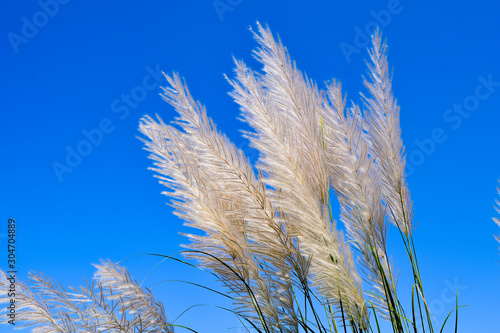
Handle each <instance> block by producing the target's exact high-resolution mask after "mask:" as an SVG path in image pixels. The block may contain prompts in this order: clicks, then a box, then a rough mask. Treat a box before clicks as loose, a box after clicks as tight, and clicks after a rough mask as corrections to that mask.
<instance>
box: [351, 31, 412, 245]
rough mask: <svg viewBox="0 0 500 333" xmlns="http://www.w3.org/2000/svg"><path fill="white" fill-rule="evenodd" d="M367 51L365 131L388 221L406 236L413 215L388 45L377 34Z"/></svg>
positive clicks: (410, 228)
mask: <svg viewBox="0 0 500 333" xmlns="http://www.w3.org/2000/svg"><path fill="white" fill-rule="evenodd" d="M372 43H373V47H372V48H371V49H370V50H369V55H370V61H369V62H368V61H367V65H368V73H369V75H368V78H365V79H364V82H363V83H364V85H365V87H366V88H367V89H368V92H369V95H367V96H366V95H364V94H361V96H362V98H363V100H364V104H365V107H366V109H367V111H366V113H365V116H366V130H367V132H368V138H367V139H368V141H369V143H370V153H372V154H373V155H374V157H375V159H376V162H377V163H378V165H379V167H380V171H379V172H380V181H381V183H382V191H383V195H384V200H385V201H386V203H387V206H388V209H389V216H390V220H391V221H392V222H393V223H394V224H395V225H396V226H398V227H399V228H400V230H401V231H402V232H403V233H404V234H406V235H408V234H411V233H412V231H413V224H412V219H413V212H412V202H411V198H410V192H409V190H408V186H407V183H406V176H405V164H406V163H405V156H404V146H403V142H402V140H401V128H400V125H399V106H398V105H397V101H396V100H395V98H394V97H393V95H392V78H391V75H390V74H389V65H388V62H387V44H386V43H385V42H382V41H381V35H380V33H379V32H378V31H377V32H375V34H374V35H373V36H372Z"/></svg>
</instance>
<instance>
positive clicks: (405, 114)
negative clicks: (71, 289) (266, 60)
mask: <svg viewBox="0 0 500 333" xmlns="http://www.w3.org/2000/svg"><path fill="white" fill-rule="evenodd" d="M54 3H55V2H54V1H52V0H42V1H40V2H37V1H35V0H26V1H12V0H10V1H3V2H2V4H1V5H0V7H1V10H0V32H1V33H0V55H1V62H0V77H1V80H0V111H1V119H2V121H1V122H0V135H1V136H2V139H1V141H2V142H3V144H2V156H3V157H2V158H3V159H2V163H0V174H1V177H0V182H1V183H0V184H1V185H0V186H1V187H0V189H1V191H0V202H1V204H0V208H1V210H0V212H1V223H0V237H3V238H0V242H1V243H2V244H3V245H2V246H0V268H2V269H4V270H5V268H6V256H7V253H6V252H5V249H4V245H5V244H6V238H5V234H6V232H7V226H6V224H7V219H8V218H9V217H13V218H15V219H16V221H17V224H18V230H17V233H18V243H17V244H18V252H17V257H18V258H17V259H18V269H19V271H20V276H21V277H26V275H27V272H28V270H30V269H32V270H35V271H41V272H43V273H45V274H47V275H50V276H52V277H53V278H54V279H56V280H57V281H59V282H61V283H62V284H63V285H66V286H67V285H72V286H77V285H80V284H81V282H82V281H83V277H85V278H90V277H91V276H92V273H93V268H92V267H91V263H95V262H97V261H98V259H99V258H111V259H112V260H115V261H118V260H121V259H123V258H125V257H127V256H130V255H133V254H138V253H143V252H155V253H163V254H173V253H175V252H177V251H179V250H180V246H179V244H181V243H182V242H184V241H185V239H184V238H183V237H181V236H179V235H178V232H181V231H186V228H185V227H183V226H182V222H181V221H180V220H178V219H177V218H176V217H174V216H173V215H172V213H171V208H170V207H168V206H166V205H165V203H166V197H164V196H162V195H160V192H161V191H163V188H162V187H161V186H160V185H159V184H158V183H157V180H156V179H154V178H153V174H152V172H151V171H148V170H147V169H146V168H147V167H148V166H149V165H150V161H149V160H148V159H147V158H146V156H147V153H146V152H145V151H143V150H142V144H141V142H140V141H139V140H138V139H137V138H136V136H137V135H138V131H137V127H138V121H139V119H140V117H141V116H143V115H145V114H151V115H153V114H155V113H159V114H160V115H161V116H162V117H163V119H164V120H166V121H168V120H171V119H172V118H173V117H174V113H173V110H172V108H171V107H169V106H168V105H167V104H166V103H165V102H163V101H162V100H161V98H160V97H159V96H158V93H159V92H160V90H159V88H158V87H157V85H158V81H159V80H161V78H160V77H159V76H158V71H159V70H164V71H166V72H171V71H172V70H175V71H178V72H179V73H181V75H183V76H184V77H185V78H186V80H187V82H188V84H189V87H190V89H191V91H192V93H193V95H194V96H195V98H196V99H198V100H200V101H201V102H202V103H203V104H205V105H206V106H207V108H208V112H209V114H210V115H211V116H212V117H213V119H214V120H215V122H216V123H217V124H218V125H219V128H220V129H221V130H222V131H224V132H225V133H227V134H228V135H229V137H230V138H232V139H233V140H234V141H235V142H236V143H237V145H238V146H239V147H240V148H242V149H244V150H245V151H246V152H247V153H248V154H249V155H250V157H251V158H252V159H255V157H256V156H255V152H253V151H252V150H249V149H248V148H247V144H246V142H245V141H244V140H243V139H242V138H241V136H240V133H239V131H238V129H240V128H243V127H244V126H243V124H241V123H240V122H239V121H237V120H236V117H237V114H238V109H237V106H236V104H234V103H233V102H232V100H231V98H230V97H229V96H228V95H227V92H228V91H229V89H230V87H229V85H228V84H227V82H226V81H225V80H224V78H223V73H227V74H231V73H232V69H233V63H232V56H233V55H235V56H236V57H238V58H243V59H245V60H247V61H248V62H249V63H250V65H252V66H255V62H254V61H253V60H252V59H251V56H250V51H251V50H252V49H253V48H254V47H255V42H254V41H253V40H252V37H251V33H250V32H249V31H248V29H247V28H248V27H249V26H250V25H252V24H254V23H255V21H256V20H259V21H261V22H262V23H265V24H269V25H270V27H271V29H272V30H273V32H275V33H279V34H280V36H281V38H282V40H283V42H284V44H285V45H286V46H287V47H288V49H289V51H290V53H291V55H292V57H293V58H294V59H295V60H296V61H297V64H298V66H299V67H300V68H301V69H302V70H304V71H306V72H307V74H308V75H309V76H310V77H312V78H314V79H315V80H316V81H317V82H318V83H320V84H322V83H323V82H324V81H326V80H330V79H332V78H338V79H340V80H341V81H342V82H343V84H344V87H345V88H346V89H347V92H348V93H349V96H350V97H352V98H357V97H358V95H357V94H358V92H359V91H360V90H361V89H362V87H361V75H362V74H364V73H365V66H364V62H363V59H364V57H365V56H366V52H365V45H364V37H363V33H361V32H360V31H364V30H365V29H370V28H371V27H373V26H374V25H375V24H376V22H377V19H378V22H380V23H379V24H380V25H382V26H383V28H384V29H383V30H384V35H385V37H387V39H388V42H389V61H390V64H391V65H392V66H393V68H394V90H395V95H396V97H397V98H398V101H399V103H400V105H401V126H402V129H403V139H404V143H405V144H406V149H407V151H408V153H409V164H410V167H411V170H409V171H410V172H411V175H410V176H409V178H408V181H409V185H410V189H411V191H412V196H413V199H414V202H415V204H414V208H415V213H416V215H415V219H416V221H418V226H417V230H416V234H415V239H416V246H417V250H418V254H419V258H420V262H421V265H422V271H423V277H424V284H425V286H426V288H427V291H426V292H427V297H428V298H429V299H430V300H432V304H433V307H434V310H435V311H436V313H437V319H438V320H439V321H440V322H442V320H443V318H444V310H442V309H443V308H444V309H446V311H448V310H451V309H452V308H453V302H454V301H453V300H451V297H450V295H451V289H453V288H455V287H453V285H454V283H455V282H456V283H457V284H458V287H459V292H460V296H459V301H460V303H461V304H466V305H470V307H468V308H466V309H464V310H463V311H462V312H461V317H460V323H461V328H462V329H461V332H485V333H488V332H498V327H500V317H499V316H498V310H499V305H498V299H500V283H499V281H500V255H499V251H498V244H496V243H495V241H494V239H493V234H495V233H500V230H498V229H497V228H496V226H495V225H494V224H493V223H492V221H491V216H493V215H494V210H493V208H492V204H493V201H494V199H495V197H496V191H495V187H496V185H497V183H496V181H497V178H499V177H500V154H499V149H500V131H499V130H498V129H499V124H500V62H499V58H500V57H499V53H500V44H499V36H500V20H499V19H498V14H499V12H500V4H499V3H498V1H493V0H484V1H439V2H436V1H431V0H413V1H410V0H401V1H399V2H398V1H392V0H386V1H326V0H323V1H308V2H302V1H301V2H299V1H262V0H259V1H250V0H220V1H216V2H215V5H217V6H219V7H218V8H219V10H216V8H215V7H214V2H213V1H168V0H163V1H159V0H154V1H151V0H146V1H141V2H139V1H126V0H125V1H115V0H110V1H95V0H88V1H78V0H71V1H69V0H64V1H63V0H60V2H58V5H57V6H54ZM387 13H389V15H387ZM256 69H257V68H256ZM160 83H161V82H160ZM96 129H98V130H96ZM97 131H99V133H101V134H98V132H97ZM101 135H102V137H101ZM87 136H91V137H92V140H93V143H92V142H91V143H88V142H90V140H89V139H87ZM73 151H75V152H76V153H78V152H79V153H80V154H81V155H86V156H80V158H78V157H76V156H72V155H74V153H72V152H73ZM392 231H393V233H392V235H393V236H395V237H394V238H393V239H394V243H391V244H394V245H391V249H392V250H393V252H394V257H395V261H396V264H397V265H398V263H399V265H398V266H400V267H401V270H402V275H401V282H402V283H404V282H406V281H407V278H408V275H407V272H408V267H407V266H405V262H404V261H403V259H404V257H403V256H401V255H399V252H398V251H399V250H400V248H399V245H397V234H395V233H394V230H392ZM154 263H155V260H154V259H152V258H145V257H135V258H132V259H128V260H126V261H125V265H126V266H127V267H128V268H129V269H130V270H131V272H132V273H133V275H134V276H136V277H137V278H138V279H142V278H144V277H145V276H146V274H147V271H148V269H150V268H152V267H153V265H154ZM162 279H184V280H190V281H195V282H196V281H197V282H203V283H207V284H209V285H210V286H216V285H217V284H216V283H215V282H213V281H210V278H209V277H208V276H207V275H204V274H202V273H200V272H197V271H194V270H192V269H187V268H186V267H183V266H182V265H178V264H173V263H165V264H163V265H161V266H160V268H158V269H157V270H155V271H154V272H153V274H152V275H151V276H150V277H149V278H148V280H147V281H146V284H147V285H149V286H151V285H154V284H155V283H157V282H158V281H161V280H162ZM450 285H451V287H450ZM154 290H155V292H156V293H157V295H158V298H159V299H161V300H163V301H164V303H165V306H166V309H167V314H168V316H169V318H172V319H173V318H175V317H176V316H177V315H178V314H180V313H181V312H182V310H184V309H185V308H187V307H188V306H190V305H193V304H201V303H204V304H215V305H227V304H226V303H225V301H224V300H223V299H221V298H217V297H214V296H212V295H211V294H209V293H207V292H201V291H200V290H198V289H196V288H194V287H190V286H186V285H182V284H178V283H174V282H168V283H164V284H161V285H159V286H157V287H155V288H154ZM405 292H406V293H407V294H409V291H408V289H405ZM179 323H182V324H187V325H189V326H191V327H193V328H195V329H201V331H202V332H239V331H238V329H236V328H235V327H237V326H238V322H237V321H236V320H235V319H234V318H232V317H228V316H227V314H226V313H224V312H223V311H221V310H217V309H215V308H210V307H206V308H198V309H195V310H193V311H192V312H190V313H188V314H187V315H186V316H185V317H182V318H181V319H180V321H179ZM1 330H2V332H3V330H4V328H2V329H1Z"/></svg>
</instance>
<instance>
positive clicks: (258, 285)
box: [140, 24, 434, 332]
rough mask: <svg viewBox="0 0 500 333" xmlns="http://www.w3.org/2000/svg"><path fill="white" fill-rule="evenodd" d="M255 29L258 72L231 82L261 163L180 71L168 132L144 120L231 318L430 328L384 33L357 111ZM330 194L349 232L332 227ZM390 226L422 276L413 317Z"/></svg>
mask: <svg viewBox="0 0 500 333" xmlns="http://www.w3.org/2000/svg"><path fill="white" fill-rule="evenodd" d="M253 33H254V37H255V39H256V40H257V42H258V43H259V47H258V48H257V49H256V50H255V51H254V53H253V55H254V57H255V58H256V59H257V60H258V61H259V62H260V63H261V65H262V71H261V72H257V71H254V70H252V69H250V68H249V67H248V66H247V65H246V64H245V63H244V62H243V61H240V60H236V59H235V66H236V69H235V73H234V78H227V79H228V81H229V83H230V84H231V86H232V87H233V90H232V92H231V93H230V95H231V96H232V97H233V98H234V100H235V102H236V103H237V104H238V105H239V106H240V110H241V119H242V120H243V121H245V122H246V123H248V124H249V125H250V126H251V127H252V128H253V131H250V132H245V133H244V134H245V137H246V138H248V139H249V140H250V142H251V145H252V147H253V148H255V149H257V150H258V151H259V152H260V156H259V159H258V163H257V165H256V166H255V167H254V166H253V165H251V164H250V163H249V161H248V160H247V159H246V157H245V156H244V154H243V152H242V151H240V150H238V149H237V148H236V147H235V145H234V144H233V143H231V142H230V141H229V139H228V138H227V137H226V136H224V135H223V134H222V133H220V132H219V131H218V130H217V128H216V125H215V124H214V123H213V122H212V121H211V120H210V118H209V117H208V116H207V113H206V110H205V108H204V107H203V106H202V105H201V104H200V103H198V102H196V101H195V100H194V98H193V97H192V96H191V94H190V93H189V90H188V88H187V86H186V84H185V83H184V82H183V81H182V79H181V78H180V77H179V75H178V74H176V73H174V74H173V75H171V76H169V75H166V78H167V81H168V83H169V84H170V86H169V87H167V88H163V98H164V99H165V101H167V102H168V103H170V104H171V105H172V106H173V107H174V108H175V110H176V111H177V113H178V114H179V117H178V118H177V119H176V121H174V122H173V123H172V124H170V125H167V124H165V123H164V122H163V121H162V120H161V119H160V118H159V117H157V119H153V118H151V117H149V116H146V117H144V118H143V119H142V120H141V124H140V131H141V132H142V134H143V135H144V136H145V138H144V139H143V141H144V143H145V145H146V149H147V150H148V151H150V152H151V155H150V157H151V158H152V159H153V160H154V161H155V163H154V164H155V167H154V168H152V169H153V170H154V171H155V172H156V173H157V176H158V177H159V178H160V182H161V183H162V184H163V185H165V186H166V187H167V188H169V190H170V191H168V192H165V194H166V195H168V196H170V197H171V198H172V205H173V207H174V208H175V213H176V214H177V215H178V216H179V217H181V218H183V219H184V220H185V221H186V223H187V225H189V226H191V227H193V228H196V229H199V230H201V231H203V235H201V236H200V235H199V234H196V235H195V234H188V235H187V237H188V238H189V239H190V243H189V244H188V245H185V246H186V247H187V248H189V249H191V250H194V251H195V252H193V253H191V254H190V255H189V256H190V257H192V258H196V259H198V260H199V263H200V265H201V266H203V267H206V268H208V269H210V270H212V271H213V272H215V273H216V275H217V276H218V277H219V279H220V280H221V282H222V283H223V284H224V285H225V286H226V287H227V291H228V293H231V294H233V295H234V296H235V311H236V312H237V313H238V314H239V315H241V316H243V317H245V318H247V319H248V320H249V321H251V322H252V325H253V326H254V327H255V328H257V330H258V331H260V332H298V331H299V330H303V331H305V332H309V331H310V332H313V331H314V332H323V331H328V330H330V331H331V330H332V329H333V330H335V331H337V324H340V325H341V326H343V327H344V330H346V329H347V327H348V328H349V330H351V331H352V332H368V331H371V330H372V324H373V323H372V321H373V320H375V321H376V323H377V326H378V317H381V318H383V319H385V320H387V321H389V322H390V324H391V325H392V328H393V331H394V332H417V331H418V330H423V331H425V330H428V331H429V332H433V331H434V328H433V324H432V319H431V314H430V311H429V309H428V307H427V305H426V304H427V303H426V300H425V295H424V288H423V284H422V279H421V276H420V271H419V266H418V260H417V256H416V252H415V246H414V243H413V237H412V234H413V231H414V224H413V211H412V200H411V197H410V192H409V190H408V186H407V182H406V176H405V155H404V146H403V143H402V140H401V129H400V125H399V106H398V104H397V101H396V99H395V98H394V97H393V93H392V84H391V81H392V79H391V74H390V71H389V65H388V62H387V45H386V43H385V42H383V41H382V39H381V36H380V33H379V32H376V33H375V34H374V35H373V37H372V47H371V49H370V50H369V61H368V62H367V64H368V76H367V77H366V78H365V79H364V85H365V87H366V89H367V92H366V93H363V94H361V100H362V104H361V105H360V104H356V103H355V102H350V103H349V105H347V101H346V96H345V94H344V92H343V91H342V87H341V84H340V82H338V81H336V80H333V81H332V82H331V83H330V84H328V85H327V87H326V89H325V90H320V89H319V88H318V86H317V85H316V83H315V82H314V81H312V80H311V79H309V78H308V77H307V76H306V75H305V74H303V73H302V72H301V71H299V70H298V69H297V67H296V65H295V63H294V62H292V61H291V60H290V57H289V54H288V51H287V50H286V48H285V47H283V45H282V44H281V42H280V41H279V40H276V39H275V38H274V37H273V35H272V33H271V32H270V30H269V29H268V28H265V27H262V26H261V25H260V24H257V31H253ZM332 195H334V196H336V197H337V198H338V200H339V202H340V207H341V209H340V220H341V221H342V223H343V224H344V226H345V229H346V235H345V236H344V235H343V234H342V233H341V232H339V231H338V230H337V228H336V225H335V221H334V218H333V214H334V213H336V212H333V211H332V208H331V200H332ZM391 224H392V225H394V226H395V227H396V229H397V230H398V232H399V233H400V235H401V239H402V241H403V244H404V247H405V249H406V253H407V256H408V259H409V263H410V266H411V270H412V273H413V278H414V284H413V285H412V286H410V288H409V290H411V291H412V305H411V308H410V309H405V308H403V306H402V305H401V303H400V301H399V297H398V293H397V292H398V289H397V287H396V286H397V279H396V277H395V273H394V272H395V268H394V265H393V263H392V260H391V259H390V255H389V253H387V232H388V229H389V227H390V225H391ZM363 281H364V282H365V286H367V287H368V288H367V289H368V290H363ZM297 297H300V298H302V297H303V298H304V301H303V302H301V303H300V302H297V301H296V300H297ZM315 299H317V300H319V304H320V307H324V308H325V310H326V313H327V315H328V319H327V321H328V324H325V323H324V322H323V320H322V319H321V317H320V316H319V315H318V312H319V311H318V303H317V302H315ZM306 310H307V311H306ZM371 313H373V314H374V317H372V318H370V317H371V316H370V314H371ZM417 326H419V328H417ZM326 327H329V329H327V328H326Z"/></svg>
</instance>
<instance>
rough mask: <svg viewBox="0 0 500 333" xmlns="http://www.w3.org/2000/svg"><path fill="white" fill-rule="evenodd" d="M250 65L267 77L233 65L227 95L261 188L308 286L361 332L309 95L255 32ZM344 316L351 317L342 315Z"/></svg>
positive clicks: (278, 49)
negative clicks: (343, 310)
mask: <svg viewBox="0 0 500 333" xmlns="http://www.w3.org/2000/svg"><path fill="white" fill-rule="evenodd" d="M258 28H259V33H258V34H257V33H256V34H255V36H256V39H257V41H258V42H259V43H260V44H261V48H259V49H258V50H257V51H256V52H255V55H256V58H257V59H258V60H259V61H260V62H262V63H263V65H264V72H265V74H264V75H262V76H259V75H257V74H256V73H254V72H253V71H251V70H250V69H248V68H246V66H245V64H244V63H243V62H239V61H236V80H235V81H230V82H231V84H232V85H233V88H234V90H233V92H232V93H231V95H232V96H233V98H234V99H235V101H236V102H237V103H238V104H239V105H240V109H241V111H242V116H243V119H244V120H245V121H246V122H248V123H249V124H250V125H251V126H252V127H253V128H254V129H255V131H256V132H255V133H246V136H247V137H248V138H249V139H250V140H251V143H252V145H253V147H255V148H256V149H258V150H259V151H260V152H261V156H260V159H259V168H261V169H262V170H263V172H264V175H265V179H264V181H265V182H266V184H267V185H268V186H270V187H271V188H272V189H274V190H275V191H276V192H275V193H279V195H280V200H281V201H280V208H281V209H282V210H283V211H284V213H285V214H286V216H287V217H288V220H287V223H288V226H289V230H290V232H291V233H292V234H293V236H296V237H297V238H298V240H299V245H300V249H301V251H302V253H303V254H304V255H305V256H306V257H310V258H311V273H312V275H311V278H312V281H313V284H314V285H315V286H317V287H318V289H319V290H320V295H321V296H323V297H324V298H325V299H326V300H327V302H330V303H334V304H335V305H340V302H341V301H342V302H344V305H346V304H349V306H351V307H352V309H350V314H351V315H352V317H351V318H350V319H351V322H353V323H355V324H356V325H359V327H365V326H366V319H367V318H366V313H365V309H366V307H365V305H364V299H363V296H362V291H361V283H360V278H359V276H358V275H357V273H356V270H355V267H354V265H351V264H350V263H351V262H352V257H351V254H350V251H348V250H346V247H345V246H344V245H343V242H344V241H343V239H342V238H341V237H340V236H339V235H338V234H337V233H336V232H335V231H334V226H332V223H331V221H330V217H329V212H328V200H329V194H328V187H329V186H328V173H327V170H326V164H325V161H324V156H323V147H322V139H321V130H320V128H319V127H318V126H317V124H318V111H319V106H320V104H319V102H320V100H319V98H318V94H317V92H316V90H315V88H314V87H313V86H312V84H309V83H308V82H307V80H306V79H305V78H304V77H303V76H302V74H301V73H300V72H299V71H298V70H297V69H296V68H295V66H294V65H292V64H291V62H290V60H289V57H288V54H287V52H286V50H285V49H284V48H283V46H282V45H281V44H280V43H276V42H275V41H274V39H273V37H272V34H271V33H270V31H269V30H268V29H264V28H262V27H261V26H260V25H259V26H258ZM347 312H348V313H349V311H347Z"/></svg>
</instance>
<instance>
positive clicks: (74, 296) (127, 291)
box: [0, 262, 173, 333]
mask: <svg viewBox="0 0 500 333" xmlns="http://www.w3.org/2000/svg"><path fill="white" fill-rule="evenodd" d="M96 267H97V268H98V274H97V275H96V277H95V279H93V280H92V283H91V284H87V286H86V287H81V288H80V289H79V290H77V289H74V288H71V290H72V291H73V292H68V291H66V290H65V289H64V288H63V287H62V286H61V285H60V284H58V283H56V282H54V281H53V280H52V279H50V278H48V277H46V276H44V275H42V274H36V273H30V276H29V278H30V281H31V282H32V287H31V288H30V287H28V286H27V285H26V284H25V283H23V282H20V281H16V295H15V298H14V299H15V302H16V303H15V305H16V318H15V321H16V328H23V327H30V328H31V329H32V332H33V333H73V332H112V331H116V332H124V333H146V332H151V333H171V332H173V327H172V325H171V324H169V323H168V322H167V318H166V316H165V310H164V307H163V304H162V303H161V302H158V301H155V299H154V297H153V295H152V293H151V292H150V291H149V290H147V289H146V290H144V289H143V288H141V286H140V285H138V284H137V282H136V281H133V280H132V278H131V277H130V274H129V273H128V271H127V270H126V269H125V268H121V267H120V266H118V265H117V264H113V263H111V262H102V265H100V266H96ZM9 288H10V281H9V280H8V279H7V275H6V274H5V273H4V272H2V271H0V291H1V292H2V293H1V297H0V303H7V302H10V298H8V293H7V291H8V290H9ZM8 320H9V316H7V315H5V314H3V315H2V321H1V323H6V322H7V321H8Z"/></svg>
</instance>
